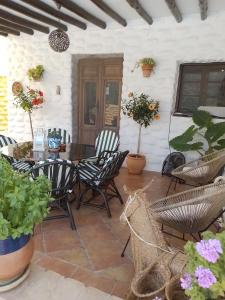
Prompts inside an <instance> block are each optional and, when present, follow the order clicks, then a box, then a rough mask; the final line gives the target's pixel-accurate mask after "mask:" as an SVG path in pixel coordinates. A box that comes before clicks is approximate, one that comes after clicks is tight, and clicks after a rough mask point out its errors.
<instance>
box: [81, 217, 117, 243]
mask: <svg viewBox="0 0 225 300" xmlns="http://www.w3.org/2000/svg"><path fill="white" fill-rule="evenodd" d="M78 231H79V233H80V237H81V239H82V240H83V241H84V242H85V243H89V242H91V243H92V242H93V240H94V241H98V240H104V241H107V240H114V239H115V237H114V235H113V234H112V233H111V231H110V229H109V228H107V226H106V225H105V224H104V223H103V222H102V224H96V225H93V226H89V227H88V228H85V227H81V228H79V229H78Z"/></svg>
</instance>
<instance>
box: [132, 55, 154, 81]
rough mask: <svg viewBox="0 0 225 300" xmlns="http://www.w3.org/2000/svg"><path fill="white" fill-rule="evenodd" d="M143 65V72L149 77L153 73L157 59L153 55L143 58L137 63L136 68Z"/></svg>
mask: <svg viewBox="0 0 225 300" xmlns="http://www.w3.org/2000/svg"><path fill="white" fill-rule="evenodd" d="M140 66H141V69H142V73H143V76H144V77H149V76H150V75H151V73H152V70H153V68H154V66H155V61H154V59H153V58H151V57H144V58H141V59H140V60H139V61H138V62H137V63H136V65H135V68H138V67H140Z"/></svg>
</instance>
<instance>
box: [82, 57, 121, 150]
mask: <svg viewBox="0 0 225 300" xmlns="http://www.w3.org/2000/svg"><path fill="white" fill-rule="evenodd" d="M121 86H122V58H113V59H112V58H109V59H82V60H80V62H79V101H78V103H79V105H78V119H79V134H78V141H79V143H84V144H91V145H93V144H94V143H95V139H96V136H97V135H98V133H99V132H100V131H101V130H102V129H111V130H114V131H117V132H118V131H119V121H120V104H121Z"/></svg>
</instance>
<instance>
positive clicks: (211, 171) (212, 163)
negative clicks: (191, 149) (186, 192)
mask: <svg viewBox="0 0 225 300" xmlns="http://www.w3.org/2000/svg"><path fill="white" fill-rule="evenodd" d="M224 165H225V150H224V149H223V150H221V151H217V152H215V153H212V154H208V155H205V156H202V157H201V158H200V159H196V160H193V161H191V162H189V163H187V164H184V165H182V166H179V167H178V168H176V169H175V170H174V171H172V175H173V176H175V177H177V178H180V179H183V180H184V181H185V182H187V183H190V184H192V185H194V186H199V185H205V184H208V183H211V182H213V180H214V179H215V177H216V176H217V175H218V173H219V172H220V170H221V169H222V168H223V167H224Z"/></svg>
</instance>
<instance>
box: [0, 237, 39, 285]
mask: <svg viewBox="0 0 225 300" xmlns="http://www.w3.org/2000/svg"><path fill="white" fill-rule="evenodd" d="M33 252H34V247H33V240H32V239H31V238H30V236H25V235H24V236H21V237H20V238H17V239H15V240H13V239H12V238H11V237H10V238H8V239H7V240H4V241H0V286H3V285H7V284H9V283H10V282H12V281H14V280H16V279H18V278H19V277H20V276H21V275H22V274H23V273H24V271H25V270H26V268H27V266H28V265H29V263H30V261H31V258H32V256H33Z"/></svg>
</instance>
